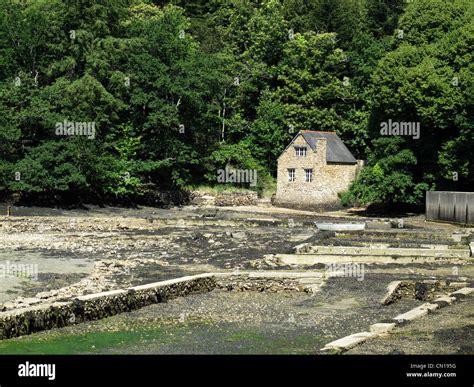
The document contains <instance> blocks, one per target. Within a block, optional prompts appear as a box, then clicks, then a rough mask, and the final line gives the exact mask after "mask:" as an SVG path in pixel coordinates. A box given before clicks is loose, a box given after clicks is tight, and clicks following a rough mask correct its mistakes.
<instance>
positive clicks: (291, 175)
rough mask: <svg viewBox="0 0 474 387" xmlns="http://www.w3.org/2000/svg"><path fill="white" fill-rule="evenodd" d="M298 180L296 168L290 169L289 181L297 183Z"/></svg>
mask: <svg viewBox="0 0 474 387" xmlns="http://www.w3.org/2000/svg"><path fill="white" fill-rule="evenodd" d="M295 178H296V172H295V168H289V169H288V181H290V182H291V181H295Z"/></svg>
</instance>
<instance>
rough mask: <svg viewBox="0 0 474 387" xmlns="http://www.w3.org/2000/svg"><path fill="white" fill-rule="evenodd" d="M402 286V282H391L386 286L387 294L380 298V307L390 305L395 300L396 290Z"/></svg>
mask: <svg viewBox="0 0 474 387" xmlns="http://www.w3.org/2000/svg"><path fill="white" fill-rule="evenodd" d="M401 284H402V281H392V282H390V283H389V284H388V286H387V293H385V296H384V297H383V298H382V301H381V302H382V305H388V304H391V303H392V302H393V301H395V299H396V298H397V290H398V288H399V287H400V285H401Z"/></svg>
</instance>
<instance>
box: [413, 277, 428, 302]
mask: <svg viewBox="0 0 474 387" xmlns="http://www.w3.org/2000/svg"><path fill="white" fill-rule="evenodd" d="M427 293H428V286H427V284H425V283H420V282H417V283H415V298H416V299H417V300H420V301H426V299H427Z"/></svg>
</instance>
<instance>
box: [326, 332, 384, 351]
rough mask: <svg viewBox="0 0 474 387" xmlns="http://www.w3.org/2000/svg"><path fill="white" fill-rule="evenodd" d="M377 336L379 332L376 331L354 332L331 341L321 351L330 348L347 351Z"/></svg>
mask: <svg viewBox="0 0 474 387" xmlns="http://www.w3.org/2000/svg"><path fill="white" fill-rule="evenodd" d="M377 336H378V334H377V333H374V332H359V333H354V334H353V335H350V336H346V337H343V338H342V339H338V340H335V341H332V342H330V343H329V344H326V345H325V346H324V348H323V349H322V350H321V351H330V350H336V351H347V350H349V349H351V348H353V347H355V346H356V345H358V344H360V343H363V342H364V341H366V340H368V339H370V338H373V337H377Z"/></svg>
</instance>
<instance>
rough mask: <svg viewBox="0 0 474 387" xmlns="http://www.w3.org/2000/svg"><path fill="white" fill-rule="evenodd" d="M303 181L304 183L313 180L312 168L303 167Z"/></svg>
mask: <svg viewBox="0 0 474 387" xmlns="http://www.w3.org/2000/svg"><path fill="white" fill-rule="evenodd" d="M304 181H305V182H306V183H311V182H312V181H313V170H312V169H305V170H304Z"/></svg>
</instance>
